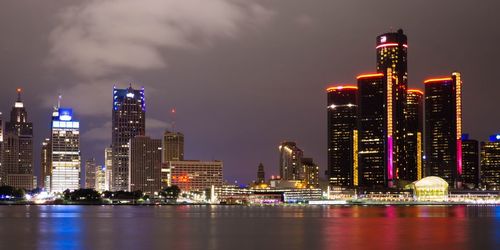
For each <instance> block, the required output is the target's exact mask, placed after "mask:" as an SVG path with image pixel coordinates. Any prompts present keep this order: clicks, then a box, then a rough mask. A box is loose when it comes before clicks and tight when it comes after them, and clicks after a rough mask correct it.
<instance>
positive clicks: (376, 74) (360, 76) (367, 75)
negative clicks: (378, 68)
mask: <svg viewBox="0 0 500 250" xmlns="http://www.w3.org/2000/svg"><path fill="white" fill-rule="evenodd" d="M382 76H384V74H382V73H375V74H363V75H359V76H357V77H356V79H358V80H359V79H362V78H375V77H382Z"/></svg>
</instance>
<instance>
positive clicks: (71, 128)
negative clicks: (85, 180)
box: [50, 107, 81, 192]
mask: <svg viewBox="0 0 500 250" xmlns="http://www.w3.org/2000/svg"><path fill="white" fill-rule="evenodd" d="M50 141H51V143H52V150H51V151H52V183H51V191H52V192H63V191H65V190H66V189H69V190H75V189H78V188H80V169H81V156H80V122H79V121H76V120H74V119H73V110H72V109H70V108H61V107H56V108H55V109H54V112H53V113H52V133H51V139H50Z"/></svg>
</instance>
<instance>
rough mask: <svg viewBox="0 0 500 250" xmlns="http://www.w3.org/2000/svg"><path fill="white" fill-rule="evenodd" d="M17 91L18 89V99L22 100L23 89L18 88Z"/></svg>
mask: <svg viewBox="0 0 500 250" xmlns="http://www.w3.org/2000/svg"><path fill="white" fill-rule="evenodd" d="M16 91H17V101H18V102H20V101H21V92H23V89H21V88H17V89H16Z"/></svg>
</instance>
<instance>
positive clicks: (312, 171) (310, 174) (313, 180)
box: [302, 157, 319, 188]
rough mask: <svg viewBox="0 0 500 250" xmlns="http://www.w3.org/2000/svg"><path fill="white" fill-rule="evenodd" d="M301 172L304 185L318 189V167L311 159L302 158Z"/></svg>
mask: <svg viewBox="0 0 500 250" xmlns="http://www.w3.org/2000/svg"><path fill="white" fill-rule="evenodd" d="M302 171H303V172H304V179H303V181H304V184H305V185H306V186H307V187H314V188H317V187H319V166H318V164H316V163H315V162H314V160H313V158H306V157H304V158H302Z"/></svg>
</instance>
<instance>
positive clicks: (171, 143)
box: [162, 130, 184, 162]
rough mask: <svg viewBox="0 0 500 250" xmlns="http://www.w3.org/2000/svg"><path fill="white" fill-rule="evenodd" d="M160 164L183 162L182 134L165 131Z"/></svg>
mask: <svg viewBox="0 0 500 250" xmlns="http://www.w3.org/2000/svg"><path fill="white" fill-rule="evenodd" d="M162 148H163V156H162V157H163V158H162V162H167V161H183V160H184V134H182V133H179V132H172V131H168V130H167V131H165V133H164V134H163V145H162Z"/></svg>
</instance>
